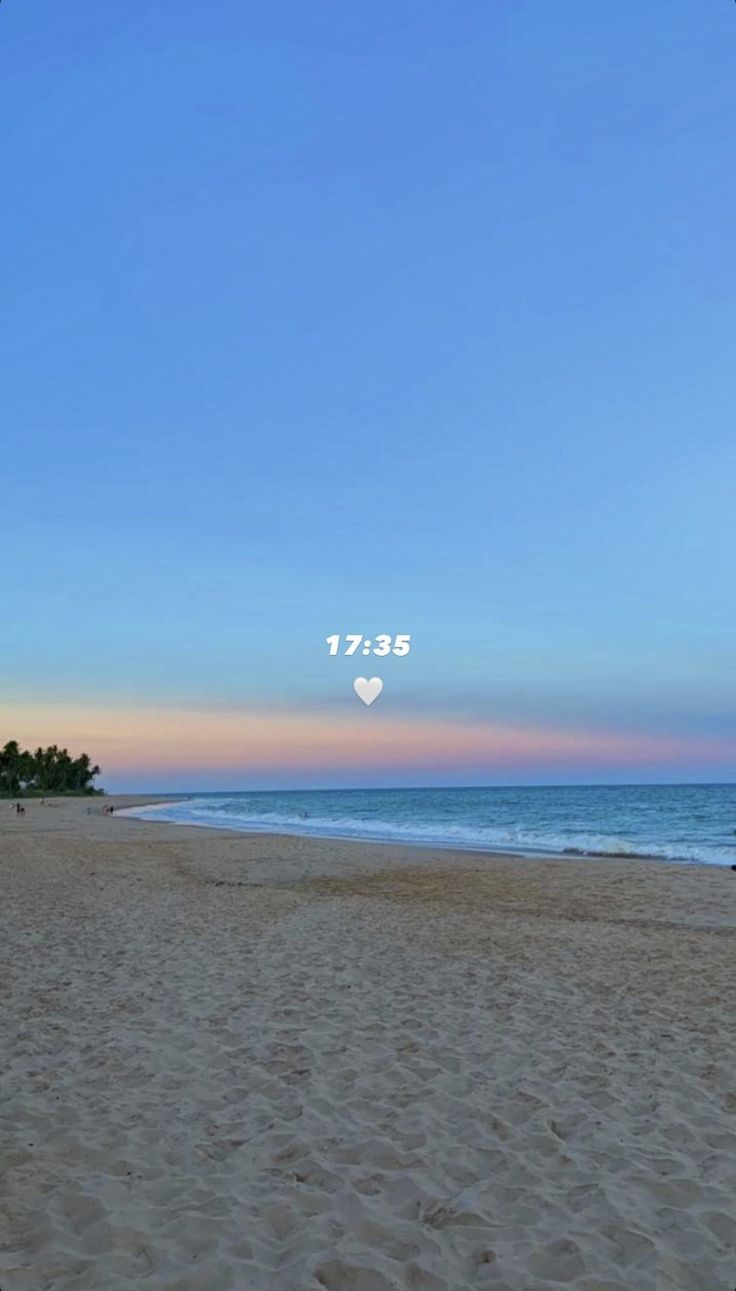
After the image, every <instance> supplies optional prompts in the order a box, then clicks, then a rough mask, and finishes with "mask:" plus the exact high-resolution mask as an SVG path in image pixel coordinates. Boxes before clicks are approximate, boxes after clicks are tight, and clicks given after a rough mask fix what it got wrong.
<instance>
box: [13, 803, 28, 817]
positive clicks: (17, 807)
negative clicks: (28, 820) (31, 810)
mask: <svg viewBox="0 0 736 1291" xmlns="http://www.w3.org/2000/svg"><path fill="white" fill-rule="evenodd" d="M15 814H16V816H25V814H26V809H25V807H23V806H21V804H20V803H19V802H16V804H15Z"/></svg>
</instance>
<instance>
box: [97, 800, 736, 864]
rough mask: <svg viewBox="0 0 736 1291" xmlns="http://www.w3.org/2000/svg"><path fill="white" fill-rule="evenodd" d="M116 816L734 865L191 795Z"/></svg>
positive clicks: (715, 858) (681, 849)
mask: <svg viewBox="0 0 736 1291" xmlns="http://www.w3.org/2000/svg"><path fill="white" fill-rule="evenodd" d="M118 814H119V815H127V816H133V817H136V818H137V819H139V820H159V821H166V822H173V823H177V824H182V825H196V826H200V827H202V828H209V829H228V830H235V831H237V832H243V833H274V834H295V835H298V836H302V837H305V836H306V837H319V838H347V839H365V840H367V841H371V842H383V843H407V844H414V845H424V846H432V847H451V848H457V849H462V850H470V851H488V852H510V853H516V854H519V855H537V856H539V855H541V856H544V855H554V856H559V855H563V854H573V855H578V856H588V857H607V856H608V857H610V856H617V857H633V858H640V859H659V860H668V861H680V862H697V863H700V864H711V865H724V866H725V865H732V864H736V847H723V848H716V847H714V846H705V847H704V846H698V845H693V844H692V843H688V842H667V841H658V842H652V843H649V842H647V843H642V842H641V841H639V842H634V841H633V840H632V839H630V838H621V837H617V836H615V835H607V834H583V833H569V834H566V833H557V832H552V831H550V830H544V829H523V828H515V829H510V828H493V827H491V826H468V825H461V824H454V823H451V822H449V821H442V822H439V821H427V822H426V823H423V824H422V823H418V822H417V821H411V822H400V821H388V820H378V819H372V818H368V817H355V816H348V815H345V816H310V817H309V818H308V819H304V818H303V817H301V816H300V815H299V814H297V813H294V812H279V811H261V812H258V813H253V812H243V811H238V810H237V809H234V808H233V799H227V798H223V799H219V800H218V799H191V800H189V801H185V802H176V803H156V804H155V805H150V806H146V807H129V808H125V809H122V810H121V811H120V812H119V813H118Z"/></svg>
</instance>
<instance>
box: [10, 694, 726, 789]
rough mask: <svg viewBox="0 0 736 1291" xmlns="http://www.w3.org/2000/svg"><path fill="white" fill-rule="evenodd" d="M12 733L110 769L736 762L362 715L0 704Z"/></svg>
mask: <svg viewBox="0 0 736 1291" xmlns="http://www.w3.org/2000/svg"><path fill="white" fill-rule="evenodd" d="M0 729H2V731H3V732H4V734H3V735H2V736H1V737H0V743H2V742H4V740H5V739H10V738H13V739H17V740H19V741H20V743H21V744H22V745H23V746H25V747H36V746H37V745H38V744H49V743H55V744H60V745H67V746H68V747H69V749H70V750H71V751H72V752H79V751H81V750H82V749H84V750H85V751H86V752H88V753H89V754H90V756H91V757H92V758H94V760H95V761H97V762H99V763H100V764H101V765H102V767H103V771H104V772H107V773H114V772H120V771H130V770H138V769H140V770H155V769H156V768H157V767H165V768H167V769H175V768H181V769H182V770H186V769H188V768H192V769H196V768H200V769H204V768H208V769H211V770H217V769H218V768H220V767H221V768H229V769H233V768H239V769H240V768H242V769H243V770H244V771H247V770H259V771H269V770H273V771H280V770H284V771H286V770H310V769H314V770H319V769H321V768H328V767H334V768H341V769H349V768H354V769H356V770H360V769H361V768H365V769H366V770H368V769H376V768H378V769H380V768H384V767H385V768H387V769H391V768H400V767H402V766H407V767H413V768H420V767H427V768H429V767H448V768H450V767H453V766H456V767H463V766H474V767H485V766H487V767H489V768H503V767H508V766H516V767H524V766H525V765H529V764H532V763H536V764H538V765H539V764H547V765H549V766H550V767H554V766H555V765H558V766H564V765H565V764H567V763H571V762H575V763H580V762H585V763H587V764H590V765H593V766H594V765H596V764H601V765H604V764H605V765H618V764H620V765H622V766H626V765H632V766H634V765H646V764H648V763H658V764H672V765H677V764H678V763H685V762H687V763H689V764H694V763H703V764H704V765H707V764H709V763H718V764H721V763H729V762H730V763H732V764H733V763H735V762H736V743H734V742H733V741H730V742H729V741H725V740H715V739H713V740H708V739H703V738H700V739H688V738H685V737H682V738H675V737H665V736H658V735H647V734H622V733H620V732H607V731H589V730H572V729H564V728H551V727H527V726H524V727H522V726H513V725H506V724H496V723H493V722H476V721H460V720H457V719H456V720H449V719H442V720H434V719H422V718H409V717H393V716H390V715H387V714H382V713H378V712H377V711H375V710H371V711H370V712H367V711H366V712H364V711H359V712H357V713H355V714H351V715H345V714H338V715H330V716H325V715H324V713H319V712H306V713H283V712H273V713H261V712H254V711H246V712H240V711H211V712H203V711H198V710H192V709H179V710H174V709H168V708H144V707H140V708H129V707H128V708H122V707H120V708H116V707H106V708H103V707H85V706H77V705H60V704H48V705H47V704H20V703H17V702H14V703H6V704H0Z"/></svg>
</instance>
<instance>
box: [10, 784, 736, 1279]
mask: <svg viewBox="0 0 736 1291" xmlns="http://www.w3.org/2000/svg"><path fill="white" fill-rule="evenodd" d="M106 801H107V802H113V803H116V804H118V805H122V804H123V803H124V802H132V801H142V800H141V799H136V800H132V799H121V798H120V799H114V798H113V799H107V800H106ZM26 810H27V814H26V816H25V818H23V819H20V818H17V817H16V816H15V814H14V813H13V812H12V811H11V805H10V804H9V803H7V802H2V803H0V881H1V883H2V932H1V936H0V973H1V977H0V983H1V985H0V992H1V994H0V999H1V1003H2V1036H1V1043H2V1094H1V1097H2V1134H1V1137H0V1149H1V1153H2V1160H1V1161H0V1178H1V1182H0V1288H2V1291H125V1289H127V1288H133V1287H139V1286H140V1287H141V1288H147V1289H148V1291H325V1289H327V1291H391V1289H394V1291H459V1289H460V1288H487V1289H488V1291H546V1289H547V1288H549V1289H550V1291H551V1289H552V1288H559V1287H569V1288H575V1289H576V1291H650V1289H651V1291H655V1289H656V1291H732V1289H733V1286H734V1283H736V1255H735V1254H734V1248H735V1247H736V1220H735V1218H734V1204H733V1198H734V1195H736V1129H735V1128H734V1112H735V1111H736V1062H735V1057H736V1053H735V1046H734V1035H735V1034H736V1016H735V1013H736V1010H735V1009H734V995H735V992H734V980H735V977H736V974H735V973H734V968H735V967H736V874H733V873H731V872H730V870H727V869H717V868H710V867H698V866H684V865H683V866H679V865H675V864H670V865H668V864H664V863H661V864H660V863H654V862H622V861H614V860H605V861H602V860H598V861H590V860H572V859H567V858H566V859H561V860H559V861H555V860H546V861H528V860H519V859H516V858H503V857H489V856H481V855H478V854H472V853H452V852H447V851H427V850H424V849H418V848H400V847H393V846H380V845H375V844H361V843H352V842H350V843H348V842H341V841H338V840H313V839H304V838H301V839H300V838H285V837H274V836H265V835H261V836H259V835H245V834H237V833H224V832H219V831H211V830H204V829H194V828H185V827H180V826H176V825H166V824H156V823H149V822H142V821H137V820H133V819H124V818H118V817H116V816H112V817H107V816H104V815H103V814H102V804H101V802H100V801H99V800H93V801H92V802H91V803H89V802H87V801H85V800H71V799H70V800H66V801H52V802H51V803H48V804H46V805H45V806H42V805H41V804H40V803H39V802H37V801H29V802H27V803H26Z"/></svg>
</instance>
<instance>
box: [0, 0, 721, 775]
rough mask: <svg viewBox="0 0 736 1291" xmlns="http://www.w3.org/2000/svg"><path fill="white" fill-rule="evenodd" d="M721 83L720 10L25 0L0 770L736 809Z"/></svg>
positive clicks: (14, 60) (4, 102)
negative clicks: (361, 688) (16, 750)
mask: <svg viewBox="0 0 736 1291" xmlns="http://www.w3.org/2000/svg"><path fill="white" fill-rule="evenodd" d="M735 83H736V7H735V6H734V5H733V4H729V3H726V0H719V2H718V3H713V4H710V5H705V4H703V3H702V2H698V0H666V2H665V0H649V2H648V3H647V4H642V3H641V0H623V2H622V3H616V4H610V5H607V6H602V5H594V4H591V3H590V0H561V3H559V4H555V5H550V4H542V3H541V2H540V0H535V2H534V3H527V2H525V0H483V3H473V2H471V3H467V4H461V5H458V4H450V3H442V4H440V3H436V2H435V0H421V3H420V2H419V0H406V2H404V3H401V4H397V3H396V0H390V3H389V2H388V0H385V2H384V0H371V3H370V4H368V3H363V2H362V0H356V2H355V3H349V4H346V3H344V0H340V3H337V0H336V2H335V3H325V0H314V3H304V0H273V2H272V0H269V3H257V4H256V3H241V2H239V0H238V2H236V0H227V2H226V0H214V2H213V3H209V4H207V5H202V4H199V3H193V2H191V3H190V2H189V0H184V2H183V3H181V2H180V3H177V4H174V3H173V2H172V3H168V2H162V0H149V2H148V3H146V4H144V5H131V4H130V3H125V4H123V3H119V2H118V0H109V3H106V4H104V5H92V4H90V3H89V2H88V0H84V2H82V0H65V2H64V3H63V4H59V3H58V0H55V2H54V3H50V2H49V0H38V2H37V3H35V4H33V5H30V4H23V3H20V0H6V3H4V4H2V6H1V7H0V87H1V88H0V99H1V106H2V117H1V119H2V123H3V125H2V132H1V144H0V166H1V168H2V170H1V173H2V177H3V204H2V205H3V227H4V231H3V237H2V239H0V261H1V265H2V268H1V272H2V300H3V310H2V317H3V333H2V344H1V345H0V369H1V373H0V375H1V377H2V391H3V393H2V421H3V427H4V443H5V451H4V453H3V462H2V478H3V489H2V495H3V500H2V506H1V508H0V526H1V529H2V533H1V534H0V541H1V542H2V551H3V553H4V560H3V563H2V602H1V603H2V609H3V626H2V633H0V682H1V687H0V719H1V721H2V730H1V731H0V736H2V737H3V738H10V737H11V736H12V737H17V738H19V739H21V741H23V742H26V741H27V742H29V743H31V742H39V741H43V742H50V741H55V742H59V743H68V744H69V746H70V748H72V749H73V750H75V749H78V748H79V747H81V745H80V741H84V747H86V748H88V751H89V752H90V753H91V754H92V755H93V756H94V757H96V758H97V759H98V760H99V761H100V762H102V763H103V769H104V771H105V774H104V776H103V783H104V784H106V785H107V786H108V787H110V788H138V787H140V788H147V789H150V788H161V789H165V788H173V789H177V788H200V787H201V788H217V787H220V786H223V787H225V786H227V787H242V788H247V787H249V786H250V785H255V784H258V785H261V784H262V785H267V786H271V785H274V786H278V785H282V784H283V785H294V784H338V783H350V784H361V783H371V784H374V783H380V784H401V783H419V784H420V783H504V782H516V783H518V782H529V781H530V782H550V781H553V782H555V781H568V780H593V781H597V782H600V781H601V780H609V779H610V780H617V781H622V780H624V781H625V780H648V779H652V780H654V779H660V780H661V779H664V780H686V779H693V780H702V779H719V780H732V779H734V778H736V667H734V659H735V657H736V653H735V652H736V605H735V599H736V598H735V593H734V583H735V580H734V571H733V564H734V553H735V552H736V470H735V467H736V436H735V435H734V408H735V407H736V363H735V362H734V282H735V281H736V254H735V252H734V235H733V211H734V208H735V206H736V180H735V179H734V176H735V174H736V170H735V167H734V160H735V157H736V152H735V150H734V142H735V138H736V122H735V118H734V113H733V86H734V84H735ZM350 631H356V632H363V633H365V634H366V635H369V636H375V634H376V633H378V632H382V631H383V632H391V633H397V632H410V633H411V634H412V642H413V646H412V653H411V654H410V656H409V657H408V658H406V659H390V660H388V661H386V663H385V664H384V663H381V665H380V666H379V663H378V661H374V662H371V661H368V662H367V663H366V661H364V660H362V659H360V661H359V663H358V666H356V664H355V663H354V661H352V660H345V659H338V660H335V659H330V658H328V655H327V648H326V646H325V644H324V638H325V637H326V636H327V635H328V634H330V633H332V632H343V633H345V632H350ZM360 672H366V673H367V675H371V674H373V673H380V675H381V676H383V678H384V682H385V688H384V693H383V695H382V696H381V698H380V700H378V701H377V703H376V704H375V705H374V707H373V708H371V709H370V710H368V709H363V708H362V707H361V706H360V705H359V703H358V701H357V700H356V698H355V696H354V695H353V693H352V688H351V683H352V679H353V677H354V676H355V675H356V674H357V673H360Z"/></svg>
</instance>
